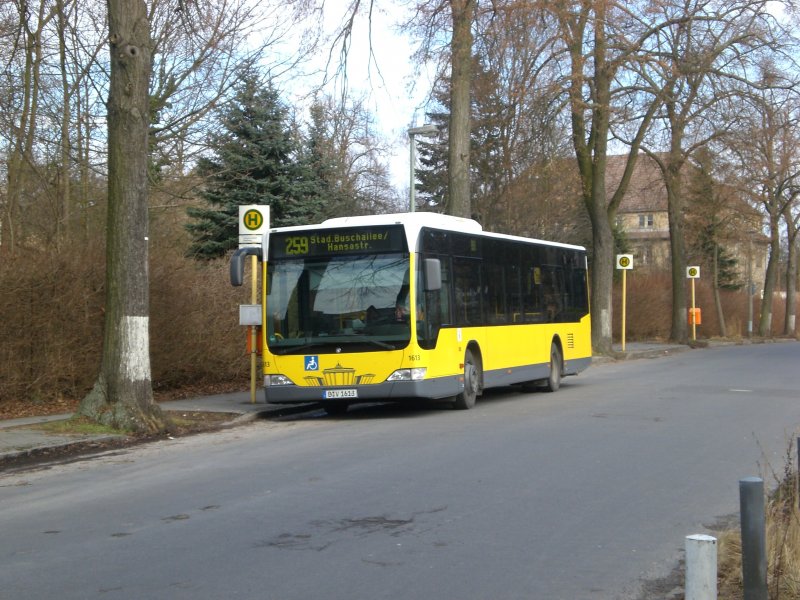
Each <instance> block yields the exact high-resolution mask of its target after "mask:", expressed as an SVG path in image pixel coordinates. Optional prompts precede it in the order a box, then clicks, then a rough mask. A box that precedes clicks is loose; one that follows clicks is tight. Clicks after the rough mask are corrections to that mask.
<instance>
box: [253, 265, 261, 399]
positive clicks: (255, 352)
mask: <svg viewBox="0 0 800 600" xmlns="http://www.w3.org/2000/svg"><path fill="white" fill-rule="evenodd" d="M250 265H251V269H250V277H251V280H250V283H251V293H250V300H251V304H258V257H257V256H255V255H251V256H250ZM262 327H263V323H262ZM257 335H258V327H256V326H255V325H251V326H250V402H251V404H255V403H256V374H257V373H256V370H257V364H256V363H257V356H258V348H256V345H257V339H256V336H257Z"/></svg>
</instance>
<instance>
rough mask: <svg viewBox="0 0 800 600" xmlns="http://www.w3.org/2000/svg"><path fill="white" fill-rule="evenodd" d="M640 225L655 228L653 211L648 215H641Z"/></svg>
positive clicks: (644, 227)
mask: <svg viewBox="0 0 800 600" xmlns="http://www.w3.org/2000/svg"><path fill="white" fill-rule="evenodd" d="M639 227H640V228H642V229H652V228H653V215H652V213H650V214H647V215H639Z"/></svg>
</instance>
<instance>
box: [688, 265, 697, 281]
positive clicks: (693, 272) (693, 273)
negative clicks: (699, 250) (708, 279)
mask: <svg viewBox="0 0 800 600" xmlns="http://www.w3.org/2000/svg"><path fill="white" fill-rule="evenodd" d="M686 277H687V278H688V279H700V267H686Z"/></svg>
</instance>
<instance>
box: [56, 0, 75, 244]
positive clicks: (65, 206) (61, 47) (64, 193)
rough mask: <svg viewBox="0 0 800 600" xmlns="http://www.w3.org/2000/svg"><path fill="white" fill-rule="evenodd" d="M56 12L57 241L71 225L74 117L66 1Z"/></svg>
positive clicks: (57, 4)
mask: <svg viewBox="0 0 800 600" xmlns="http://www.w3.org/2000/svg"><path fill="white" fill-rule="evenodd" d="M56 11H57V13H58V56H59V63H60V64H61V93H62V96H63V100H62V105H61V144H60V147H61V161H60V162H61V164H60V165H59V167H58V204H59V219H58V223H57V226H56V236H57V239H59V241H60V238H61V237H62V235H64V234H65V233H66V232H67V231H68V230H69V224H70V168H69V167H70V162H71V158H70V156H71V154H72V148H71V146H70V117H71V115H72V110H71V104H70V94H69V79H68V78H67V68H68V65H67V42H66V28H67V15H66V14H65V12H64V0H56Z"/></svg>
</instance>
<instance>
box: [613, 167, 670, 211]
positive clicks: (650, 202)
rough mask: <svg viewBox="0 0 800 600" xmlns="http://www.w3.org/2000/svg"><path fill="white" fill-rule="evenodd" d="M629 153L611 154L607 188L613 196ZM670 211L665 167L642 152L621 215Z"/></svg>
mask: <svg viewBox="0 0 800 600" xmlns="http://www.w3.org/2000/svg"><path fill="white" fill-rule="evenodd" d="M627 159H628V155H627V154H622V155H615V156H609V157H608V162H607V164H606V186H607V187H606V189H607V190H608V192H609V195H611V194H613V193H614V191H615V190H616V189H617V186H618V185H619V182H620V180H621V179H622V173H623V171H624V170H625V163H626V162H627ZM666 210H667V189H666V187H665V186H664V178H663V177H662V175H661V169H660V168H659V167H658V165H657V164H656V163H655V161H654V160H653V159H652V158H650V157H649V156H647V155H646V154H639V156H638V157H637V159H636V166H635V167H634V169H633V175H632V176H631V181H630V185H629V186H628V190H627V191H626V192H625V196H624V197H623V198H622V202H620V205H619V209H618V210H617V214H621V213H642V212H662V211H666Z"/></svg>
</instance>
